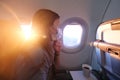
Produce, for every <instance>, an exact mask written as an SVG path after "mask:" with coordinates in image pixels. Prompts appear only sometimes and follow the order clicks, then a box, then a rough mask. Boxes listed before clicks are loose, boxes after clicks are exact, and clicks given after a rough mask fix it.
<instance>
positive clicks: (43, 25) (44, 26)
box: [32, 9, 60, 34]
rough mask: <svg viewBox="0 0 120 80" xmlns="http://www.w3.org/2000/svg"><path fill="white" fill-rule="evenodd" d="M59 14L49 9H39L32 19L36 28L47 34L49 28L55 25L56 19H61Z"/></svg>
mask: <svg viewBox="0 0 120 80" xmlns="http://www.w3.org/2000/svg"><path fill="white" fill-rule="evenodd" d="M59 17H60V16H59V15H58V14H57V13H55V12H53V11H51V10H48V9H40V10H38V11H37V12H36V13H35V14H34V16H33V19H32V24H33V27H34V28H37V29H39V30H42V31H43V32H44V33H45V34H46V33H48V32H49V31H48V30H49V28H50V27H51V26H52V25H53V23H54V21H55V20H56V19H59Z"/></svg>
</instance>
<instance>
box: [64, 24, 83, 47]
mask: <svg viewBox="0 0 120 80" xmlns="http://www.w3.org/2000/svg"><path fill="white" fill-rule="evenodd" d="M82 32H83V30H82V26H81V25H79V24H70V25H66V26H65V28H64V30H63V45H64V46H65V47H68V48H76V47H78V46H79V45H80V43H81V37H82Z"/></svg>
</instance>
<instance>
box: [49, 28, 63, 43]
mask: <svg viewBox="0 0 120 80" xmlns="http://www.w3.org/2000/svg"><path fill="white" fill-rule="evenodd" d="M57 31H58V33H57V34H52V33H51V38H52V40H53V41H55V40H61V39H62V31H61V29H57Z"/></svg>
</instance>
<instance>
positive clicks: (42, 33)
mask: <svg viewBox="0 0 120 80" xmlns="http://www.w3.org/2000/svg"><path fill="white" fill-rule="evenodd" d="M59 18H60V17H59V15H58V14H57V13H55V12H53V11H51V10H48V9H40V10H38V11H37V12H36V13H35V14H34V16H33V19H32V26H33V29H35V30H36V32H38V36H37V37H38V38H37V40H36V42H35V44H34V45H32V46H33V47H32V48H31V49H30V50H29V51H28V52H27V53H26V54H27V55H25V56H21V57H20V56H19V57H18V61H17V66H18V67H19V66H20V68H18V70H17V71H16V80H50V79H51V78H50V77H49V76H50V75H49V73H50V69H51V66H52V64H54V59H55V55H56V58H57V57H59V52H60V47H61V45H60V42H59V41H57V40H56V39H57V38H56V35H57V26H58V24H59ZM58 59H59V58H58ZM51 80H53V79H51Z"/></svg>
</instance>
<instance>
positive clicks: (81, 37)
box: [60, 17, 88, 53]
mask: <svg viewBox="0 0 120 80" xmlns="http://www.w3.org/2000/svg"><path fill="white" fill-rule="evenodd" d="M60 28H61V29H62V43H63V46H62V51H63V52H65V53H76V52H78V51H81V50H82V49H83V48H84V46H85V44H86V41H87V35H88V26H87V23H86V22H85V21H84V20H83V19H81V18H79V17H72V18H68V19H67V20H65V21H64V22H63V23H62V24H61V26H60Z"/></svg>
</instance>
